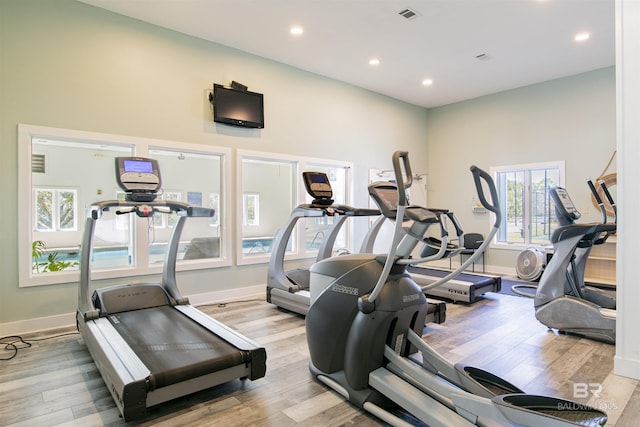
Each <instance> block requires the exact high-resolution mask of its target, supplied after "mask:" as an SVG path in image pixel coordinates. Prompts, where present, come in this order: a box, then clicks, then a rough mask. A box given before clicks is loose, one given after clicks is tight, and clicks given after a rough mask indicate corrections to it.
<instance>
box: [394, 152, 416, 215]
mask: <svg viewBox="0 0 640 427" xmlns="http://www.w3.org/2000/svg"><path fill="white" fill-rule="evenodd" d="M400 159H402V165H401V164H400ZM392 160H393V171H394V172H395V175H396V185H397V186H398V205H402V206H406V205H407V190H408V189H409V187H411V184H413V176H412V174H411V164H410V163H409V152H408V151H400V150H399V151H396V152H395V153H393V157H392ZM402 167H404V173H405V175H406V176H405V175H403V174H402Z"/></svg>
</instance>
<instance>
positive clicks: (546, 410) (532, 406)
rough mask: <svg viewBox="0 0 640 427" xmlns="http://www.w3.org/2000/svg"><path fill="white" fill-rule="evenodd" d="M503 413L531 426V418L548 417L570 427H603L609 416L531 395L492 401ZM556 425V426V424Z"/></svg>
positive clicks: (513, 395)
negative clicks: (574, 426) (566, 423)
mask: <svg viewBox="0 0 640 427" xmlns="http://www.w3.org/2000/svg"><path fill="white" fill-rule="evenodd" d="M491 400H492V401H493V402H494V403H495V404H497V405H499V408H500V410H501V411H503V412H504V413H505V415H507V416H508V418H509V420H512V421H514V422H516V423H518V424H522V425H530V421H531V417H532V416H536V417H539V416H540V415H542V416H545V417H548V418H549V422H551V420H554V421H566V422H568V423H569V425H571V424H573V425H581V426H586V427H601V426H603V425H605V423H606V422H607V414H606V413H605V412H603V411H601V410H599V409H596V408H593V407H591V406H587V405H585V404H583V403H579V402H574V401H572V400H565V399H559V398H557V397H549V396H535V395H530V394H507V395H502V396H496V397H494V398H492V399H491ZM554 425H555V424H554Z"/></svg>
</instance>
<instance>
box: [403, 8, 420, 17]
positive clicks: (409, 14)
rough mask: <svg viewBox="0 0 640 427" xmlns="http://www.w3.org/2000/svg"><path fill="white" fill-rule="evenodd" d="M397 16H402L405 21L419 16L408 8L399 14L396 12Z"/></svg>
mask: <svg viewBox="0 0 640 427" xmlns="http://www.w3.org/2000/svg"><path fill="white" fill-rule="evenodd" d="M398 15H400V16H402V17H403V18H405V19H415V18H417V17H418V16H420V14H419V13H418V12H416V11H415V10H413V9H409V8H406V9H403V10H401V11H400V12H398Z"/></svg>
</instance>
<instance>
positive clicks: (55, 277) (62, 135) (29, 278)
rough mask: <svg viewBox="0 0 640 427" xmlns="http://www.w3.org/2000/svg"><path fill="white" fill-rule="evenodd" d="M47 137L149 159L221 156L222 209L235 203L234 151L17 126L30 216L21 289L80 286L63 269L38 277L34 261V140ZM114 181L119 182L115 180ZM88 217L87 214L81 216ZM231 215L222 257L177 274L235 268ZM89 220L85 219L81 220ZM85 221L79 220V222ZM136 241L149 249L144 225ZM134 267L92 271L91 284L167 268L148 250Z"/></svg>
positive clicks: (186, 263)
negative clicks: (162, 153) (176, 153)
mask: <svg viewBox="0 0 640 427" xmlns="http://www.w3.org/2000/svg"><path fill="white" fill-rule="evenodd" d="M34 138H42V139H49V140H60V141H86V142H88V143H95V144H100V143H105V141H106V142H108V143H109V144H110V145H122V146H128V147H134V150H135V155H139V156H145V155H147V154H148V153H149V149H154V148H165V149H171V150H176V149H178V150H184V151H192V152H200V153H203V154H208V155H219V156H220V157H221V168H222V170H221V179H222V182H221V183H220V189H221V191H223V195H222V197H223V198H224V202H223V203H222V205H223V206H224V207H225V209H226V210H229V209H230V208H231V206H232V204H231V191H229V190H230V183H231V171H230V169H231V168H230V167H229V165H230V162H231V158H232V150H231V148H226V147H212V146H208V145H207V146H205V145H199V144H189V143H184V142H177V141H166V140H158V139H151V138H140V137H132V136H125V135H114V134H104V133H96V132H86V131H78V130H70V129H60V128H52V127H45V126H35V125H29V124H19V125H18V212H21V213H28V215H24V214H20V215H18V286H19V287H30V286H41V285H52V284H61V283H73V282H78V281H79V279H80V272H79V271H77V270H76V271H60V272H50V273H47V274H33V271H32V259H31V238H32V234H31V232H32V229H33V214H32V211H31V205H32V187H33V185H32V184H33V183H32V174H31V154H32V143H31V142H32V139H34ZM114 179H115V178H114ZM81 215H83V214H81ZM231 217H232V215H230V214H228V213H227V212H224V211H223V212H220V213H219V217H218V218H219V221H220V229H221V238H222V242H223V244H222V245H221V252H220V258H215V259H194V260H181V261H180V262H179V263H178V265H177V266H176V270H177V271H187V270H199V269H207V268H217V267H228V266H230V265H231V264H232V256H231V254H232V252H231V249H230V248H231V239H232V222H231ZM82 218H84V216H82ZM81 220H82V221H83V219H80V217H79V218H78V221H81ZM136 233H137V234H136V239H137V240H136V241H137V242H138V244H142V245H143V246H146V245H145V243H146V242H147V233H146V230H145V228H144V227H136ZM138 255H139V258H138V259H137V260H136V266H135V267H122V268H117V269H101V270H95V271H93V272H92V280H99V279H110V278H121V277H133V276H142V275H152V274H160V273H161V272H162V266H149V265H148V259H146V258H147V257H148V254H147V251H146V250H142V251H139V253H138Z"/></svg>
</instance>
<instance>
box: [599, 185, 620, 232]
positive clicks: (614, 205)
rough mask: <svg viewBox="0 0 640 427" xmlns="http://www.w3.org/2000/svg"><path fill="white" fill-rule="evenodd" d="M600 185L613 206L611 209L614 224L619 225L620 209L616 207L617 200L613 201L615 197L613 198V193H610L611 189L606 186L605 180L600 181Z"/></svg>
mask: <svg viewBox="0 0 640 427" xmlns="http://www.w3.org/2000/svg"><path fill="white" fill-rule="evenodd" d="M598 184H599V185H600V188H602V192H603V193H604V195H605V197H606V198H607V201H608V202H609V204H610V205H611V209H613V223H614V224H617V223H618V209H617V207H616V202H615V200H613V197H611V193H610V192H609V188H608V187H607V184H605V182H604V181H603V180H600V181H598ZM605 214H606V209H605Z"/></svg>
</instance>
